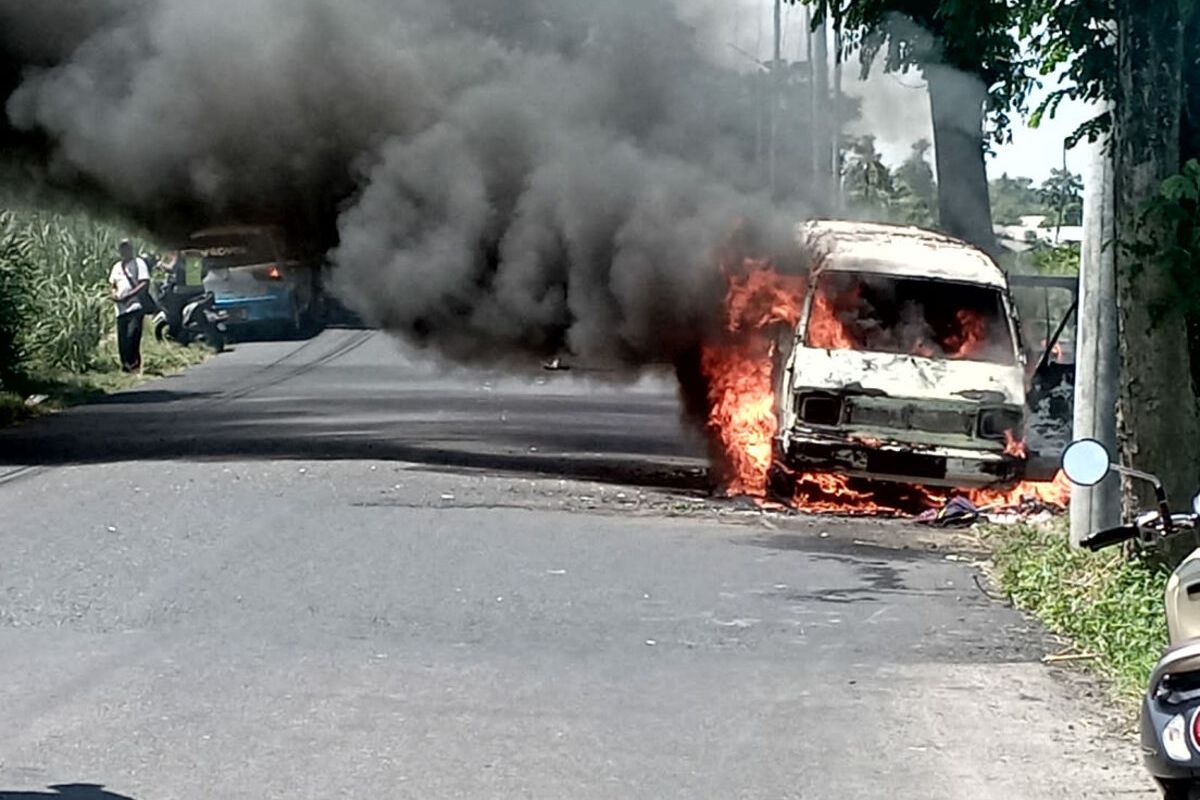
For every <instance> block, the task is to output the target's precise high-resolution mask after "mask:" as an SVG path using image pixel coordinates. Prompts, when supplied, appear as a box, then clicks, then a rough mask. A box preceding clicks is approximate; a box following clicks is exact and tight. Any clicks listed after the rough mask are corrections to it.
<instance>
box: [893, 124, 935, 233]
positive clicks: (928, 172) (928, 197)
mask: <svg viewBox="0 0 1200 800" xmlns="http://www.w3.org/2000/svg"><path fill="white" fill-rule="evenodd" d="M932 148H933V144H932V143H931V142H930V141H929V140H928V139H918V140H917V141H915V142H913V146H912V151H911V152H909V154H908V158H906V159H905V160H904V163H903V164H901V165H900V168H899V169H897V170H896V180H897V181H898V182H899V183H900V184H901V185H902V186H903V187H904V188H905V189H907V190H908V192H909V193H910V194H911V196H912V206H913V211H914V213H916V214H919V215H920V216H921V217H924V218H927V219H928V220H929V223H930V224H936V222H937V217H936V215H935V213H934V211H935V209H936V208H937V184H936V183H935V181H934V178H933V168H932V167H930V166H929V151H930V150H931V149H932ZM914 221H915V220H914Z"/></svg>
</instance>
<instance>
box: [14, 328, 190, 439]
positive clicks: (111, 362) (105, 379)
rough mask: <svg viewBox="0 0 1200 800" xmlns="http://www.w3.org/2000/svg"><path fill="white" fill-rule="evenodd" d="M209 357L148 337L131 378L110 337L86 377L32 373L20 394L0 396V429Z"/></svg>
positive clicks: (61, 373) (49, 371) (43, 371)
mask: <svg viewBox="0 0 1200 800" xmlns="http://www.w3.org/2000/svg"><path fill="white" fill-rule="evenodd" d="M211 354H212V351H211V350H209V349H208V348H206V347H203V346H201V345H192V346H191V347H180V346H179V345H177V344H173V343H171V342H160V341H158V340H156V339H155V338H154V337H153V336H147V337H145V339H144V340H143V341H142V374H141V375H130V374H126V373H124V372H122V371H121V369H120V366H119V359H118V357H117V345H116V340H115V339H111V338H110V339H109V340H106V341H104V342H102V343H101V344H100V347H99V348H98V350H97V353H96V356H95V358H94V363H93V366H92V367H91V368H89V369H88V370H86V371H84V372H68V371H64V370H40V371H32V372H31V374H29V375H27V376H26V377H25V379H24V380H23V381H22V384H21V387H20V394H17V393H15V392H0V427H7V426H10V425H17V424H20V423H22V422H26V421H28V420H30V419H33V418H34V417H38V416H41V415H42V414H48V413H51V412H54V411H59V410H61V409H63V408H67V407H69V406H73V405H78V404H80V403H87V402H90V401H93V400H98V399H99V398H101V397H104V396H105V395H108V394H112V393H113V392H119V391H122V390H124V389H132V388H133V387H135V386H138V385H139V384H142V383H145V382H146V381H148V380H153V379H154V378H162V377H166V376H168V375H175V374H178V373H179V372H182V371H183V370H185V369H187V368H188V367H190V366H192V365H193V364H198V363H200V362H201V361H204V360H205V359H206V358H208V357H209V356H210V355H211ZM35 397H42V398H45V399H43V400H41V402H38V403H36V404H31V403H29V402H28V399H30V398H35Z"/></svg>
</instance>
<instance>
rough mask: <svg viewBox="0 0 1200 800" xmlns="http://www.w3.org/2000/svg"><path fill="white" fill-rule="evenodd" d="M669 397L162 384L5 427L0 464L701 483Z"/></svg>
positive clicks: (658, 485)
mask: <svg viewBox="0 0 1200 800" xmlns="http://www.w3.org/2000/svg"><path fill="white" fill-rule="evenodd" d="M701 456H702V451H701V450H700V445H699V444H698V443H697V442H696V441H695V440H694V438H691V437H688V436H687V435H685V434H683V433H682V429H681V426H680V423H679V411H678V407H677V405H676V404H675V403H674V401H673V398H670V397H666V398H664V397H659V396H640V397H637V396H628V397H622V398H617V399H613V398H601V399H594V398H589V397H586V396H578V395H549V396H547V395H510V396H502V397H501V396H495V395H483V396H472V395H461V394H454V393H430V392H426V391H408V392H402V391H396V392H392V393H390V394H388V393H380V394H375V395H371V394H370V393H361V394H360V393H346V394H345V395H342V396H337V397H329V398H322V399H320V400H314V399H313V398H312V397H311V396H287V393H286V392H284V396H282V397H273V398H267V397H260V396H253V397H244V398H243V397H232V398H231V397H230V396H223V395H220V394H215V395H209V394H208V393H204V392H173V391H165V390H158V389H147V390H141V391H133V392H128V393H125V394H120V395H114V396H113V397H111V398H108V399H107V400H105V401H102V402H99V403H96V404H94V405H90V406H81V407H78V408H75V409H72V410H71V411H69V412H67V413H64V414H59V415H54V416H51V417H47V418H44V419H41V420H38V421H36V422H33V423H31V424H28V425H25V426H23V427H20V428H17V429H14V430H8V431H0V465H20V466H56V465H67V464H90V463H118V462H125V461H134V460H137V461H145V460H151V461H152V460H177V459H178V460H246V459H303V460H379V461H396V462H405V463H413V464H420V465H425V466H428V467H431V468H434V469H446V470H454V471H457V470H482V471H487V472H489V473H511V474H518V475H539V476H552V477H563V478H571V479H578V480H585V481H597V482H601V483H616V484H622V485H636V486H645V487H647V488H655V489H661V490H668V491H678V492H688V493H696V492H706V491H707V490H708V488H709V486H708V479H707V474H706V472H705V470H704V469H703V461H702V460H701Z"/></svg>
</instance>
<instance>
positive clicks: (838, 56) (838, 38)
mask: <svg viewBox="0 0 1200 800" xmlns="http://www.w3.org/2000/svg"><path fill="white" fill-rule="evenodd" d="M843 113H844V112H843V111H842V28H841V26H840V25H837V26H834V29H833V135H832V136H831V137H830V144H831V145H832V147H831V151H830V157H831V159H832V160H831V162H830V166H829V175H830V177H831V179H832V182H833V211H834V214H836V215H839V216H840V215H841V213H842V212H843V211H844V210H845V205H846V203H845V197H844V196H843V187H842V124H843V121H842V115H843Z"/></svg>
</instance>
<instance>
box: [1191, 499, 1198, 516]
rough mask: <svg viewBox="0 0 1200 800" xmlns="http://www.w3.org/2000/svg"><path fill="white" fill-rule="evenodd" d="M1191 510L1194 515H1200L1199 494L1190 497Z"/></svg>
mask: <svg viewBox="0 0 1200 800" xmlns="http://www.w3.org/2000/svg"><path fill="white" fill-rule="evenodd" d="M1192 511H1195V512H1196V516H1198V517H1200V494H1198V495H1196V496H1195V497H1193V498H1192Z"/></svg>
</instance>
